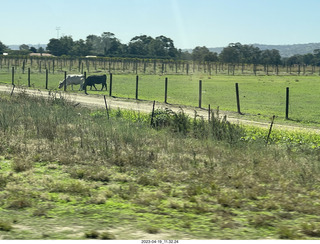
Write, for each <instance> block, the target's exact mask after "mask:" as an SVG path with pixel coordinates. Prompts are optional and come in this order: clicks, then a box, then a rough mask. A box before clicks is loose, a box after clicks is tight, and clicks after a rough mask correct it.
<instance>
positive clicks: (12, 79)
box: [12, 67, 14, 86]
mask: <svg viewBox="0 0 320 244" xmlns="http://www.w3.org/2000/svg"><path fill="white" fill-rule="evenodd" d="M12 85H13V86H14V67H12Z"/></svg>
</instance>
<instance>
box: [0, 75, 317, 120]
mask: <svg viewBox="0 0 320 244" xmlns="http://www.w3.org/2000/svg"><path fill="white" fill-rule="evenodd" d="M92 74H94V73H87V76H89V75H92ZM166 77H167V78H168V95H167V96H168V98H167V102H168V103H171V104H181V105H188V106H194V107H198V106H199V80H202V104H201V107H202V108H208V105H209V104H210V105H211V108H214V109H215V108H217V107H218V106H219V108H220V110H223V111H234V112H236V111H237V104H236V93H235V83H238V84H239V90H240V105H241V112H242V113H244V114H245V115H246V116H249V117H250V118H251V119H257V120H261V119H262V120H269V118H270V117H271V116H273V115H276V116H277V120H284V118H285V109H286V105H285V104H286V88H287V87H289V89H290V107H289V118H290V120H291V121H294V122H302V123H307V124H312V125H317V124H319V122H320V119H319V117H320V101H319V99H318V95H319V94H320V84H319V82H320V77H319V76H227V75H218V76H209V75H208V74H207V75H205V74H193V75H139V90H138V94H139V95H138V98H139V99H141V100H151V101H152V100H156V101H158V102H164V97H165V92H164V90H165V88H164V87H165V78H166ZM63 78H64V73H63V72H59V73H57V72H56V73H55V74H52V73H50V74H49V78H48V89H51V90H58V84H59V81H61V80H63ZM27 80H28V78H27V74H22V73H17V74H15V84H16V85H18V86H27ZM11 82H12V75H11V73H0V83H11ZM45 82H46V74H45V73H31V82H30V83H31V87H34V88H41V89H44V88H45ZM109 82H110V76H109V75H108V80H107V83H108V91H94V90H92V91H90V90H89V88H88V93H89V94H105V95H109V88H110V83H109ZM112 84H113V85H112V96H115V97H122V98H131V99H135V94H136V75H134V74H114V75H113V83H112ZM100 87H101V85H97V88H98V89H100ZM78 89H79V86H75V87H74V92H78ZM61 90H62V89H61ZM67 90H68V91H70V90H71V88H69V87H68V88H67ZM82 92H83V91H82Z"/></svg>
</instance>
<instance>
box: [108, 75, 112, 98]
mask: <svg viewBox="0 0 320 244" xmlns="http://www.w3.org/2000/svg"><path fill="white" fill-rule="evenodd" d="M109 96H110V97H111V96H112V73H110V89H109Z"/></svg>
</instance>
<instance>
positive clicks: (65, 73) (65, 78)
mask: <svg viewBox="0 0 320 244" xmlns="http://www.w3.org/2000/svg"><path fill="white" fill-rule="evenodd" d="M63 90H64V91H66V90H67V71H65V72H64V88H63Z"/></svg>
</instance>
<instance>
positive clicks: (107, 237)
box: [99, 232, 116, 240]
mask: <svg viewBox="0 0 320 244" xmlns="http://www.w3.org/2000/svg"><path fill="white" fill-rule="evenodd" d="M99 239H101V240H115V239H116V237H115V236H114V235H113V234H111V233H109V232H102V233H101V234H100V235H99Z"/></svg>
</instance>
